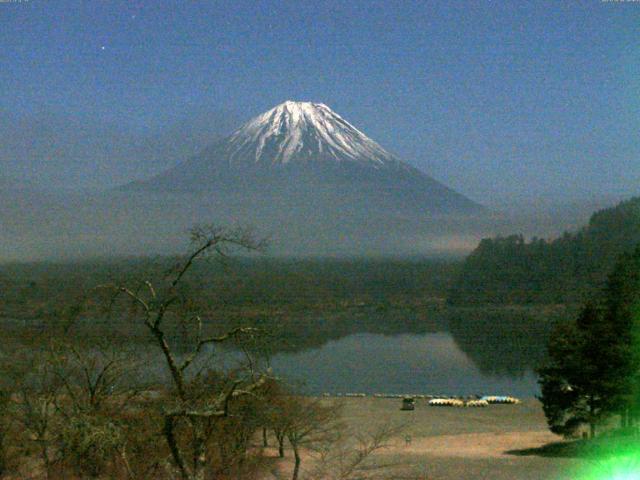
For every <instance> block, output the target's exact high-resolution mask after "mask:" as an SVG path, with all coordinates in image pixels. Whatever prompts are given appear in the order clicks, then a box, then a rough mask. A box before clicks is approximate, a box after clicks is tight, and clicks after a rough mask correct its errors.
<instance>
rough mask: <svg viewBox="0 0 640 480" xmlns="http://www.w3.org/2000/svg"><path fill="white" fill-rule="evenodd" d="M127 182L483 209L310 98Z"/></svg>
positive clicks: (152, 187)
mask: <svg viewBox="0 0 640 480" xmlns="http://www.w3.org/2000/svg"><path fill="white" fill-rule="evenodd" d="M126 188H133V189H136V190H147V191H172V192H210V193H211V194H214V195H215V196H216V197H217V198H218V199H219V200H220V201H223V200H224V199H226V198H229V197H230V196H236V197H238V198H236V199H235V200H234V202H237V201H242V202H251V201H252V200H253V201H254V203H256V204H258V205H261V206H265V202H267V204H268V203H269V202H270V203H273V204H278V205H280V204H283V203H284V204H285V205H288V206H289V207H290V208H294V209H295V210H301V211H305V212H307V211H308V208H305V207H311V210H312V211H314V212H316V213H319V212H323V213H331V210H335V209H336V208H338V207H341V208H351V209H353V208H356V209H358V208H362V209H365V210H371V208H378V209H382V210H391V211H392V212H395V213H400V212H403V213H404V214H407V215H414V214H418V215H422V214H425V213H429V214H434V213H437V214H451V213H455V214H474V213H479V212H481V211H482V210H483V209H482V207H481V206H480V205H478V204H476V203H474V202H472V201H471V200H469V199H467V198H466V197H464V196H463V195H460V194H459V193H457V192H454V191H453V190H451V189H449V188H447V187H446V186H444V185H442V184H441V183H439V182H437V181H436V180H434V179H432V178H431V177H429V176H427V175H426V174H424V173H422V172H420V171H419V170H417V169H416V168H413V167H411V166H410V165H408V164H406V163H404V162H402V161H400V160H399V159H397V158H396V157H395V156H393V155H392V154H390V153H389V152H387V151H386V150H385V149H384V148H382V147H381V146H380V145H379V144H378V143H376V142H375V141H373V140H371V139H370V138H369V137H367V136H366V135H365V134H364V133H362V132H360V131H359V130H358V129H357V128H355V127H354V126H353V125H351V124H350V123H349V122H347V121H346V120H344V119H343V118H342V117H340V116H339V115H338V114H336V113H335V112H333V111H332V110H331V109H330V108H329V107H327V106H326V105H324V104H319V103H309V102H291V101H287V102H284V103H282V104H280V105H278V106H276V107H275V108H273V109H271V110H269V111H268V112H265V113H263V114H262V115H259V116H257V117H255V118H253V119H252V120H250V121H249V122H247V123H246V124H244V125H243V126H241V127H240V128H239V129H238V130H236V131H235V132H234V133H233V134H231V135H230V136H228V137H227V138H225V139H223V140H220V141H218V142H216V143H215V144H213V145H211V146H210V147H208V148H206V149H205V150H203V151H202V152H201V154H199V155H197V156H195V157H193V158H191V159H189V160H187V161H185V162H183V163H181V164H179V165H177V166H176V167H174V168H173V169H171V170H169V171H167V172H164V173H162V174H160V175H158V176H156V177H153V178H151V179H150V180H147V181H144V182H137V183H134V184H131V185H129V186H127V187H126ZM223 203H224V202H223ZM318 209H320V210H318ZM363 213H365V214H366V212H363ZM305 214H306V213H305Z"/></svg>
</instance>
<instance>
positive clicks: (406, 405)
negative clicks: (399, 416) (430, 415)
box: [400, 397, 416, 410]
mask: <svg viewBox="0 0 640 480" xmlns="http://www.w3.org/2000/svg"><path fill="white" fill-rule="evenodd" d="M415 409H416V401H415V399H414V398H413V397H404V398H403V399H402V407H400V410H415Z"/></svg>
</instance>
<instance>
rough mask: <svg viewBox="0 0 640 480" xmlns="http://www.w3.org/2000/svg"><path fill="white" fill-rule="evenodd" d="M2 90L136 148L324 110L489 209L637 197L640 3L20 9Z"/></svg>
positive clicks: (13, 103) (5, 20)
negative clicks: (169, 129) (128, 134)
mask: <svg viewBox="0 0 640 480" xmlns="http://www.w3.org/2000/svg"><path fill="white" fill-rule="evenodd" d="M0 85H2V88H0V110H4V111H8V112H12V113H13V112H15V113H20V114H29V113H33V112H38V111H41V110H43V109H44V110H47V111H52V112H55V113H59V114H60V115H66V116H73V117H75V118H80V119H91V120H95V119H99V120H100V121H107V122H113V123H117V124H120V125H126V126H127V127H128V128H130V129H131V130H132V131H140V132H145V131H149V130H153V129H157V128H161V127H162V126H163V125H165V124H168V123H171V122H172V121H173V120H174V119H176V118H178V117H184V116H185V115H186V116H188V115H189V112H190V111H194V110H197V109H199V108H202V106H203V105H205V106H210V107H212V108H216V109H220V110H221V111H229V112H233V113H234V114H236V115H237V116H238V117H239V118H249V117H251V116H252V115H254V114H257V113H260V112H262V111H264V110H266V109H268V108H270V107H272V106H274V105H275V104H277V103H280V102H282V101H284V100H287V99H293V100H312V101H319V102H323V103H326V104H328V105H329V106H330V107H331V108H333V109H334V110H335V111H336V112H338V113H339V114H341V115H342V116H343V117H345V118H346V119H348V120H349V121H350V122H351V123H353V124H355V125H356V126H357V127H358V128H360V129H361V130H363V131H364V132H365V133H367V134H368V135H369V136H371V137H372V138H374V139H375V140H377V141H378V142H380V143H381V144H382V145H383V146H385V147H386V148H387V149H389V150H391V151H393V152H394V153H397V154H398V155H399V156H400V157H401V158H403V159H404V160H406V161H409V162H410V163H412V164H414V165H416V166H417V167H419V168H421V169H422V170H424V171H426V172H427V173H429V174H431V175H433V176H434V177H435V178H437V179H439V180H441V181H443V182H445V183H447V184H448V185H450V186H452V187H453V188H455V189H457V190H459V191H461V192H462V193H465V194H468V195H469V196H471V197H472V198H473V199H475V200H478V201H481V202H483V203H486V204H496V203H498V204H499V203H506V202H509V201H510V200H511V199H514V201H522V200H524V201H526V200H528V199H536V198H541V197H546V198H554V199H557V200H558V201H570V200H574V199H583V198H589V197H598V196H611V195H613V196H618V195H632V194H640V142H639V140H638V137H639V136H638V133H637V131H638V126H639V125H640V2H631V1H627V2H613V1H612V2H607V1H604V2H603V1H600V0H590V1H561V0H554V1H548V2H546V1H530V2H526V1H508V2H500V1H489V0H485V1H469V2H462V1H448V2H445V1H438V2H436V1H433V2H429V1H426V2H412V1H397V2H395V1H379V2H378V1H367V2H364V1H362V2H361V1H349V2H345V1H325V2H320V1H290V2H286V1H284V2H275V1H270V2H267V1H262V2H259V1H246V2H245V1H237V0H236V1H213V0H212V1H189V0H179V1H159V0H154V1H151V0H146V1H142V0H129V1H117V0H113V1H103V0H92V1H89V0H87V1H78V0H49V1H44V0H30V1H25V0H23V1H22V2H13V3H0ZM177 160H179V159H177Z"/></svg>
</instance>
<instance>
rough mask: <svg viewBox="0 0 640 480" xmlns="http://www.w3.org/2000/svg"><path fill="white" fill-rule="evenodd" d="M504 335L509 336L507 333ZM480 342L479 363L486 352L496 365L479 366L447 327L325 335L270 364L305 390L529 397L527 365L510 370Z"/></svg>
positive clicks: (531, 379)
mask: <svg viewBox="0 0 640 480" xmlns="http://www.w3.org/2000/svg"><path fill="white" fill-rule="evenodd" d="M476 340H477V341H481V339H480V338H476ZM505 341H511V339H509V338H508V336H507V337H505ZM484 347H485V349H486V352H485V355H484V357H483V363H484V364H486V365H488V366H489V367H491V362H492V360H491V357H492V355H495V358H494V360H493V361H494V362H495V363H496V368H495V369H490V368H489V369H485V371H483V370H481V368H480V367H479V366H478V365H477V363H476V362H474V360H473V359H472V358H470V356H468V355H467V354H466V353H465V352H464V351H463V350H462V349H461V348H460V346H459V345H458V343H457V342H456V339H455V338H454V336H453V335H452V334H451V333H449V332H436V333H424V334H415V333H411V334H397V335H381V334H371V333H357V334H353V335H348V336H345V337H343V338H340V339H337V340H330V341H328V342H326V343H324V344H323V345H321V346H320V347H318V348H311V349H306V350H303V351H299V352H293V353H279V354H276V355H274V356H273V357H272V358H271V365H272V366H273V369H274V372H275V373H276V374H277V375H280V376H282V377H284V378H286V379H287V380H288V381H290V382H294V384H298V385H300V386H301V387H302V388H303V390H304V391H306V392H309V393H323V392H329V393H333V394H336V393H348V392H358V393H367V394H373V393H423V394H432V395H440V394H449V395H472V394H505V395H516V396H519V397H531V396H533V395H535V394H536V393H537V392H538V388H537V384H536V377H535V374H534V373H533V368H532V366H531V368H527V366H524V367H521V368H518V369H517V370H512V371H510V370H509V369H505V368H504V367H505V366H504V362H505V360H506V361H507V362H509V361H510V360H509V359H508V358H505V357H504V355H503V353H502V352H501V351H499V350H497V349H492V348H491V345H490V344H486V345H485V346H484ZM516 350H518V346H517V345H516ZM518 351H519V350H518ZM516 353H517V352H516Z"/></svg>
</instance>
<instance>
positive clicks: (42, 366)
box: [12, 351, 61, 478]
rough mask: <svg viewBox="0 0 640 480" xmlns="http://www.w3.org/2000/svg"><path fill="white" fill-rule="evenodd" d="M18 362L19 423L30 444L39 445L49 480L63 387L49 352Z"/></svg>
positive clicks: (39, 451)
mask: <svg viewBox="0 0 640 480" xmlns="http://www.w3.org/2000/svg"><path fill="white" fill-rule="evenodd" d="M16 360H17V362H16V365H15V369H14V370H13V372H12V376H13V380H14V392H15V395H14V397H13V398H14V401H15V413H16V420H17V421H18V422H19V423H20V424H21V426H22V428H23V429H24V431H25V432H26V433H27V439H29V440H28V441H29V442H34V443H35V444H36V450H37V451H38V453H39V456H40V459H41V460H42V463H43V467H44V472H45V475H46V478H50V477H51V473H52V466H53V464H54V462H55V458H54V457H53V455H54V453H55V449H54V441H55V432H56V422H57V421H58V419H57V410H58V397H59V392H60V390H61V385H60V382H59V381H58V379H57V377H56V375H55V374H54V373H53V369H52V367H51V358H50V355H49V352H47V351H39V352H35V353H33V354H32V355H31V356H30V357H29V358H26V357H25V358H16Z"/></svg>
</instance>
